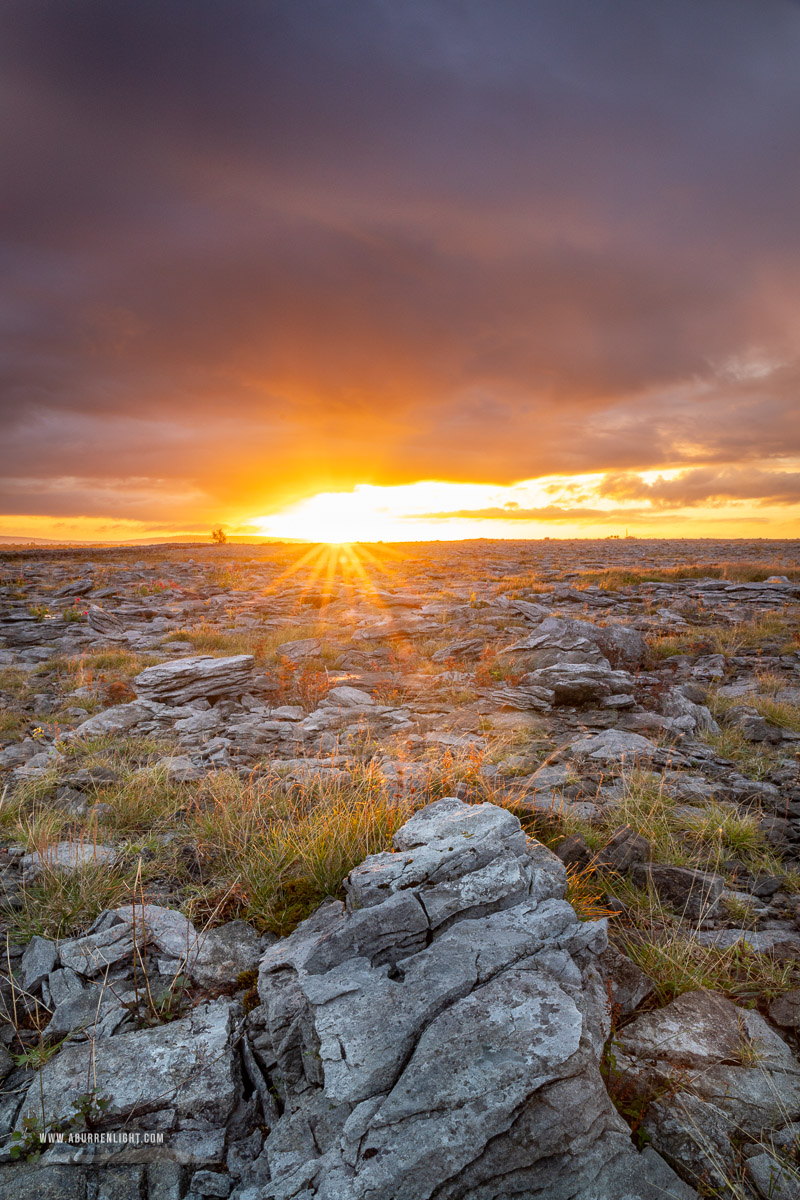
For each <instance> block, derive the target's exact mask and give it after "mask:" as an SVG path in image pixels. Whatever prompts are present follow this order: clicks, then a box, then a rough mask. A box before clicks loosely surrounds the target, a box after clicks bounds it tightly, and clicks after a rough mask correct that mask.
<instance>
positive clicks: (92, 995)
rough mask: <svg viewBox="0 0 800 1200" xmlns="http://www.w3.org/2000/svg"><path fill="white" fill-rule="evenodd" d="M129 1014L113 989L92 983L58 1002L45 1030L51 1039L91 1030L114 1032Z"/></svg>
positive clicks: (102, 1033) (99, 1032)
mask: <svg viewBox="0 0 800 1200" xmlns="http://www.w3.org/2000/svg"><path fill="white" fill-rule="evenodd" d="M126 999H127V997H126ZM127 1013H128V1010H127V1009H126V1008H123V1006H122V1004H121V1003H120V1001H119V1000H118V999H117V997H116V996H115V995H114V993H113V992H112V991H111V990H108V991H106V990H104V989H103V988H102V986H93V985H89V986H88V987H86V988H82V989H81V991H80V992H78V993H77V994H73V995H71V996H70V997H69V998H68V999H66V1000H64V1001H62V1002H61V1003H60V1004H58V1005H56V1007H55V1009H54V1011H53V1015H52V1017H51V1018H50V1022H49V1024H48V1025H47V1028H46V1029H45V1031H44V1032H45V1035H46V1036H47V1037H50V1038H63V1037H65V1036H66V1035H67V1034H68V1033H74V1032H76V1031H78V1030H82V1029H89V1030H91V1031H92V1034H93V1035H94V1036H104V1035H108V1034H110V1033H111V1032H113V1030H114V1029H115V1028H116V1026H117V1025H119V1024H120V1022H121V1021H123V1020H124V1019H125V1017H126V1016H127Z"/></svg>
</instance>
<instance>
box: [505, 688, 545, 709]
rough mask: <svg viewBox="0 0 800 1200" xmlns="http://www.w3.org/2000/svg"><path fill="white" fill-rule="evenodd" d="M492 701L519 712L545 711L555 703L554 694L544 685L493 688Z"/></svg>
mask: <svg viewBox="0 0 800 1200" xmlns="http://www.w3.org/2000/svg"><path fill="white" fill-rule="evenodd" d="M491 698H492V702H493V703H494V704H496V705H497V707H498V708H516V709H518V710H519V711H520V712H546V711H547V709H548V708H552V706H553V704H555V699H556V695H555V692H554V691H553V690H552V689H551V688H545V687H500V688H493V689H492V692H491Z"/></svg>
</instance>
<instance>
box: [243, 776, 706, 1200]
mask: <svg viewBox="0 0 800 1200" xmlns="http://www.w3.org/2000/svg"><path fill="white" fill-rule="evenodd" d="M394 845H395V853H393V854H388V853H387V854H379V855H375V856H373V857H371V858H368V859H367V860H366V861H365V862H364V863H362V864H361V866H360V867H358V868H356V870H355V871H353V872H352V873H351V875H350V877H349V878H348V880H347V882H346V885H345V890H346V894H347V902H346V906H343V905H342V904H341V903H339V902H338V901H331V902H329V903H327V904H325V905H323V906H322V907H321V908H320V909H319V910H318V911H317V912H316V913H315V914H314V915H313V916H312V917H311V918H310V919H309V920H308V921H305V922H304V923H303V924H302V925H300V926H299V927H298V929H297V930H296V931H295V933H294V934H292V935H291V937H289V938H287V939H284V940H283V941H282V942H279V943H277V944H276V945H274V946H272V947H270V949H269V950H268V951H267V952H266V954H265V955H264V958H263V960H262V963H261V969H260V975H259V995H260V998H261V1001H262V1004H261V1006H260V1008H258V1009H256V1010H255V1012H254V1014H253V1028H252V1032H251V1036H253V1037H254V1045H255V1046H256V1047H257V1050H258V1054H259V1056H260V1061H261V1062H263V1063H266V1064H270V1066H269V1068H268V1069H269V1070H270V1072H271V1079H272V1081H273V1086H276V1087H277V1088H278V1089H279V1091H280V1094H281V1099H282V1102H283V1105H284V1108H283V1115H282V1116H281V1117H280V1118H279V1119H278V1120H277V1121H276V1122H275V1123H274V1124H273V1127H272V1129H271V1131H270V1133H269V1136H268V1137H267V1139H266V1141H265V1143H264V1151H263V1157H264V1158H265V1159H266V1161H267V1163H268V1165H269V1169H270V1172H271V1182H270V1183H269V1186H268V1188H266V1189H265V1190H264V1191H263V1192H262V1193H261V1194H262V1195H264V1196H270V1197H272V1198H273V1200H295V1198H296V1200H300V1198H301V1197H302V1198H303V1200H311V1198H312V1197H319V1198H320V1200H323V1198H325V1200H328V1198H330V1200H333V1198H334V1197H335V1198H336V1200H368V1198H369V1200H372V1198H373V1197H378V1196H380V1197H382V1198H385V1200H429V1198H430V1197H433V1196H436V1197H437V1200H439V1198H441V1200H445V1198H446V1200H483V1198H485V1197H490V1196H500V1195H503V1196H505V1195H512V1194H513V1195H520V1196H522V1195H525V1196H526V1197H539V1198H541V1200H545V1197H546V1198H547V1200H579V1198H580V1200H655V1198H656V1197H657V1196H663V1194H664V1190H665V1185H667V1186H670V1187H672V1188H673V1194H674V1195H676V1196H679V1197H684V1196H690V1195H692V1193H691V1192H690V1191H689V1190H688V1189H686V1188H685V1187H684V1186H683V1185H682V1184H681V1182H680V1181H679V1180H678V1179H677V1178H676V1177H675V1175H674V1174H673V1173H672V1172H671V1171H670V1169H669V1167H668V1166H667V1165H666V1164H665V1163H664V1162H663V1160H661V1159H659V1158H658V1156H657V1155H655V1154H653V1153H652V1152H649V1154H648V1155H647V1156H644V1155H643V1156H639V1155H638V1154H637V1153H636V1151H635V1150H634V1149H633V1147H632V1145H631V1142H630V1136H629V1131H628V1129H627V1127H626V1126H625V1125H624V1123H623V1122H622V1120H621V1119H620V1117H619V1116H618V1114H617V1113H616V1111H615V1110H614V1108H613V1106H612V1105H611V1102H610V1100H609V1098H608V1095H607V1093H606V1091H605V1088H604V1087H603V1084H602V1080H601V1078H600V1075H599V1070H598V1057H599V1054H600V1053H601V1050H602V1046H603V1042H604V1039H605V1037H606V1036H607V1032H608V1014H607V1003H606V991H605V987H604V985H603V982H602V978H601V975H600V973H599V971H598V969H597V961H598V960H597V956H598V954H599V953H600V952H601V951H602V950H603V949H604V947H605V945H606V936H605V927H604V923H603V922H587V923H585V924H581V923H580V922H578V920H577V919H576V916H575V913H574V911H573V910H572V908H571V906H570V905H569V904H567V903H566V901H565V900H564V899H563V898H562V897H563V895H564V890H565V884H566V879H565V871H564V867H563V865H562V864H561V863H560V862H559V861H558V859H556V858H555V856H554V855H552V854H551V853H550V852H549V851H547V850H546V849H545V848H544V847H543V846H540V845H538V844H537V843H529V842H528V840H527V839H526V837H525V835H524V833H523V832H522V830H521V828H520V825H519V822H518V820H517V819H516V818H515V817H514V816H513V815H512V814H510V813H509V812H507V811H506V810H503V809H499V808H496V807H495V806H493V805H490V804H478V805H465V804H463V803H461V801H459V800H455V799H452V798H447V799H444V800H440V801H438V802H436V803H434V804H431V805H429V806H428V807H427V808H425V809H422V810H421V811H420V812H418V813H416V814H415V815H414V816H413V817H412V818H411V819H410V820H409V821H408V822H407V823H406V825H404V826H403V827H402V828H401V829H400V830H398V831H397V833H396V834H395V838H394ZM259 1031H261V1032H259ZM498 1189H499V1190H498Z"/></svg>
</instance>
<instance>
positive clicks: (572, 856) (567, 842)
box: [555, 833, 591, 867]
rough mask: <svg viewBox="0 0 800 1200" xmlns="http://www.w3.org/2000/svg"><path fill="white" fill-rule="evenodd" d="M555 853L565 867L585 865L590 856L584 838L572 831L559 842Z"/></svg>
mask: <svg viewBox="0 0 800 1200" xmlns="http://www.w3.org/2000/svg"><path fill="white" fill-rule="evenodd" d="M555 854H556V857H557V858H560V859H561V861H562V862H563V864H564V866H565V867H585V866H586V864H587V863H588V862H589V859H590V858H591V850H590V849H589V847H588V846H587V845H586V839H585V838H583V837H581V835H580V834H579V833H573V834H571V835H570V836H569V837H565V838H564V840H563V841H562V842H559V844H558V845H557V846H556V849H555Z"/></svg>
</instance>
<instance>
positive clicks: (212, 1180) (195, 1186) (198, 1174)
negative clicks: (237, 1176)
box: [189, 1171, 233, 1198]
mask: <svg viewBox="0 0 800 1200" xmlns="http://www.w3.org/2000/svg"><path fill="white" fill-rule="evenodd" d="M232 1183H233V1180H232V1179H231V1177H230V1175H220V1174H219V1173H218V1172H217V1171H195V1173H194V1175H193V1176H192V1179H191V1183H190V1185H189V1186H190V1188H191V1190H192V1191H193V1192H195V1193H196V1194H197V1195H198V1196H220V1197H223V1198H224V1197H225V1196H227V1195H228V1194H229V1193H230V1190H231V1185H232Z"/></svg>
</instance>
